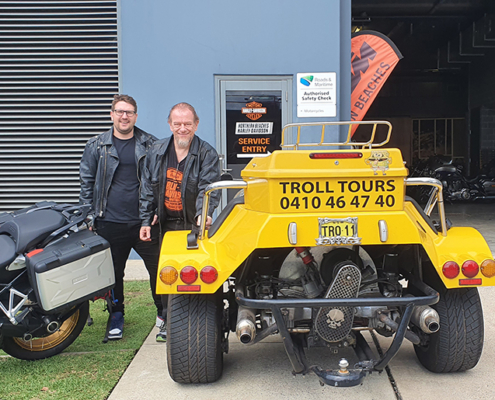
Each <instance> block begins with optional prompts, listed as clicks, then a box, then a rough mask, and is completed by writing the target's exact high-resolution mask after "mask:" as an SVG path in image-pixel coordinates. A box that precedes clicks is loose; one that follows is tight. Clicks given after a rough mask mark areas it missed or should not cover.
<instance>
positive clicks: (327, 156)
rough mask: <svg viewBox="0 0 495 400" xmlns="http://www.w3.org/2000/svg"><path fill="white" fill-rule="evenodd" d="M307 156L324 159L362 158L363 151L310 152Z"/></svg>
mask: <svg viewBox="0 0 495 400" xmlns="http://www.w3.org/2000/svg"><path fill="white" fill-rule="evenodd" d="M309 158H311V159H312V160H325V159H331V160H338V159H344V158H363V153H361V152H353V153H340V152H332V153H310V155H309Z"/></svg>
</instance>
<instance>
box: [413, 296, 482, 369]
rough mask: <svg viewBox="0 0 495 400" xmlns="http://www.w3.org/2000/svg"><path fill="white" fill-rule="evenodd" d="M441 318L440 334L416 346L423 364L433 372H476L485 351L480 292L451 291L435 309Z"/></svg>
mask: <svg viewBox="0 0 495 400" xmlns="http://www.w3.org/2000/svg"><path fill="white" fill-rule="evenodd" d="M432 307H433V308H435V309H436V310H437V312H438V315H439V316H440V330H439V331H438V332H436V333H433V334H430V335H426V336H427V337H426V338H425V339H426V340H425V344H420V345H415V346H414V350H415V351H416V355H417V357H418V359H419V361H420V363H421V364H422V365H423V366H424V367H425V368H427V369H428V370H430V371H432V372H458V371H466V370H468V369H471V368H473V367H474V366H475V365H476V364H477V363H478V361H479V359H480V357H481V351H482V350H483V334H484V332H483V310H482V308H481V300H480V297H479V293H478V289H477V288H462V289H449V290H447V291H446V292H445V294H443V295H441V296H440V300H439V302H438V303H437V304H435V305H433V306H432Z"/></svg>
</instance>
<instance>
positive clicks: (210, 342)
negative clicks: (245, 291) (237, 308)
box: [167, 293, 223, 383]
mask: <svg viewBox="0 0 495 400" xmlns="http://www.w3.org/2000/svg"><path fill="white" fill-rule="evenodd" d="M222 315H223V301H222V297H221V296H220V294H219V293H216V294H188V295H170V298H169V303H168V313H167V363H168V371H169V373H170V376H171V377H172V379H173V380H174V381H175V382H178V383H209V382H215V381H216V380H218V379H219V378H220V376H221V375H222V370H223V352H222V346H221V339H222Z"/></svg>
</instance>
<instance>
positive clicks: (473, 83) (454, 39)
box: [352, 0, 495, 176]
mask: <svg viewBox="0 0 495 400" xmlns="http://www.w3.org/2000/svg"><path fill="white" fill-rule="evenodd" d="M491 3H493V2H492V1H483V0H470V1H466V0H464V1H462V0H429V1H427V0H416V1H408V0H379V1H376V0H353V2H352V29H353V32H358V31H362V30H373V31H378V32H380V33H382V34H384V35H386V36H387V37H388V38H390V39H391V40H392V41H393V42H394V43H395V45H396V46H397V47H398V49H399V50H400V52H401V53H402V55H403V59H402V60H401V61H399V63H398V65H397V67H396V68H395V70H394V71H393V73H392V75H391V76H390V78H389V80H388V81H387V82H386V84H385V85H384V86H383V89H382V90H381V92H380V93H379V94H378V97H377V98H376V100H375V101H374V103H373V104H372V105H371V107H370V109H369V111H368V113H367V115H366V119H370V120H373V119H385V120H389V121H390V122H392V124H393V126H394V132H393V134H392V140H391V143H390V145H392V146H398V147H400V148H401V150H402V152H403V155H404V159H405V160H406V161H407V165H408V167H409V168H411V166H414V165H415V164H417V163H418V162H420V161H422V160H426V159H428V158H429V157H431V156H433V155H442V156H444V157H445V158H450V159H452V160H453V162H454V163H458V164H461V165H462V166H463V167H464V171H465V174H466V175H470V176H473V175H476V174H478V173H480V172H483V173H487V172H490V171H489V169H490V165H491V164H493V159H494V157H495V76H494V68H493V64H494V62H495V13H494V12H493V5H492V4H491Z"/></svg>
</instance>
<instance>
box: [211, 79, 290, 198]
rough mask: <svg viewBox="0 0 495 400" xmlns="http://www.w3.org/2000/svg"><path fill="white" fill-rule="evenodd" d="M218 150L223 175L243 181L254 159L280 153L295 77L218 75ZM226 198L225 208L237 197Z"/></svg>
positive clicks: (230, 194)
mask: <svg viewBox="0 0 495 400" xmlns="http://www.w3.org/2000/svg"><path fill="white" fill-rule="evenodd" d="M215 81H216V82H215V88H216V104H215V105H216V107H215V110H216V115H215V116H216V128H217V129H216V132H217V137H216V141H217V143H216V144H217V149H218V150H219V153H220V154H221V158H222V168H223V170H224V171H223V172H229V173H230V174H232V176H233V178H234V179H240V177H241V171H242V170H243V168H244V167H245V166H246V165H247V164H248V162H249V161H250V160H251V159H252V158H253V157H254V156H266V155H269V154H270V153H272V152H273V151H274V150H280V141H281V133H282V127H283V126H284V125H286V124H287V123H289V122H290V121H292V95H291V94H292V76H249V77H239V76H217V77H215ZM232 192H233V193H229V195H228V198H227V197H226V196H225V195H224V196H223V198H222V203H223V204H222V206H223V205H224V204H226V203H225V202H226V201H227V200H229V199H230V198H231V197H233V195H234V194H235V191H232Z"/></svg>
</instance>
